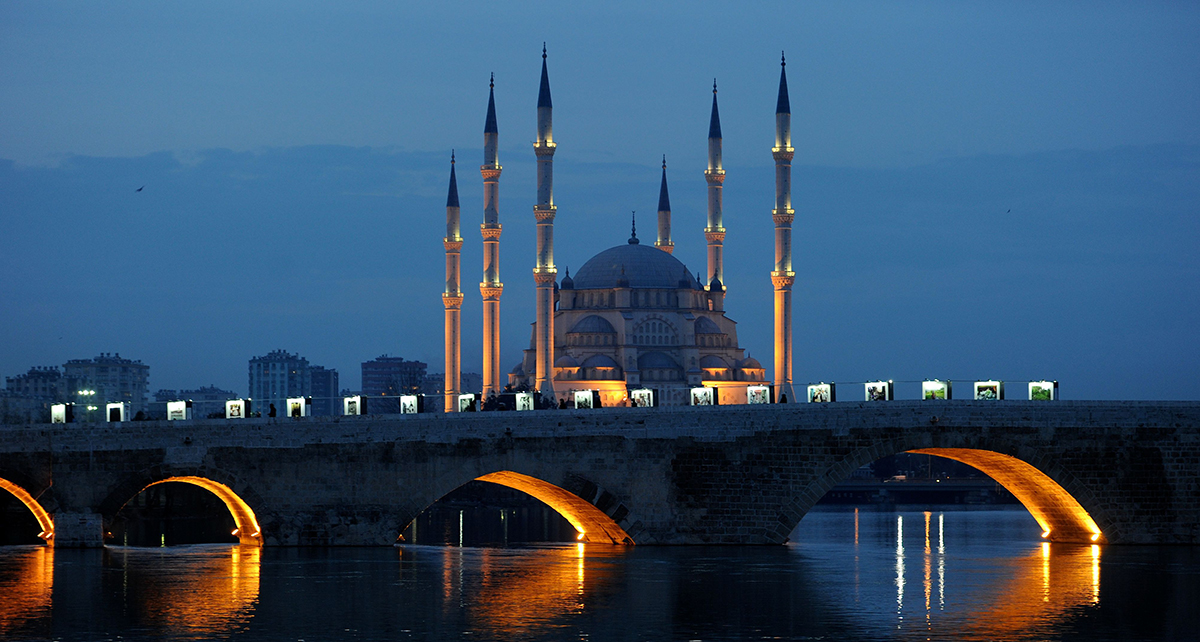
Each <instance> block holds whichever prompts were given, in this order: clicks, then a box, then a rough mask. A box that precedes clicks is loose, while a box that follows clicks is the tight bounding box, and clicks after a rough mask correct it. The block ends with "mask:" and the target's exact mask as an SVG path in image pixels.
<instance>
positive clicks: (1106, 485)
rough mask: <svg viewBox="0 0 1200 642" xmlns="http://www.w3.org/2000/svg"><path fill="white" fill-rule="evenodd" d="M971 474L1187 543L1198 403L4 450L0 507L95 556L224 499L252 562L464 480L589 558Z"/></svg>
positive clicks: (429, 426) (307, 424)
mask: <svg viewBox="0 0 1200 642" xmlns="http://www.w3.org/2000/svg"><path fill="white" fill-rule="evenodd" d="M906 451H907V452H925V453H930V454H934V455H939V456H943V457H948V458H951V459H956V460H959V461H963V462H966V463H968V464H971V465H973V466H975V467H977V468H979V469H981V470H982V471H984V472H985V473H987V474H988V475H990V476H991V477H992V478H993V479H995V480H996V481H997V482H999V483H1001V484H1003V485H1004V486H1005V487H1006V488H1008V489H1009V490H1010V491H1011V492H1013V494H1014V495H1016V496H1017V498H1018V499H1019V500H1021V501H1022V503H1024V504H1025V506H1026V507H1027V508H1028V509H1029V510H1030V512H1031V513H1032V514H1033V516H1034V518H1035V519H1037V520H1038V522H1039V523H1040V524H1041V525H1042V527H1043V529H1044V531H1045V533H1044V535H1043V536H1044V537H1045V538H1046V539H1048V540H1053V541H1073V542H1084V543H1086V542H1097V543H1168V544H1193V545H1194V544H1200V402H1144V401H1055V402H1026V401H1001V402H995V401H973V400H972V401H957V400H956V401H941V402H925V401H891V402H873V403H861V402H859V403H856V402H839V403H829V404H792V405H770V406H766V405H764V406H718V407H694V408H693V407H684V408H646V409H641V408H612V409H596V410H580V411H575V410H544V411H536V412H522V413H517V412H497V413H464V414H450V415H441V414H430V415H419V416H413V415H407V416H400V415H393V416H365V417H311V418H306V419H288V418H270V419H268V418H262V419H242V420H193V421H188V422H167V421H153V422H137V423H123V424H65V425H64V424H57V425H49V424H42V425H29V426H16V427H5V428H2V429H0V488H4V489H6V490H8V491H10V492H12V493H13V494H14V495H17V496H18V498H23V501H25V502H26V505H28V506H29V507H30V509H31V510H33V511H34V512H35V514H39V519H40V521H41V522H42V527H43V531H44V536H45V538H47V540H48V541H49V542H50V543H55V544H57V545H58V546H99V545H102V544H103V542H104V534H105V532H106V530H107V529H106V526H107V525H108V524H109V523H111V520H113V519H114V517H115V516H116V514H117V512H118V511H119V510H120V508H121V507H122V506H123V505H124V504H125V503H126V502H128V501H129V500H130V499H132V498H133V497H134V496H136V495H137V494H138V492H140V491H141V490H143V489H144V488H146V487H148V486H150V485H153V484H156V483H164V482H168V481H178V482H185V483H192V484H196V485H198V486H201V487H204V488H207V489H209V490H210V491H212V492H214V493H216V494H217V495H218V496H219V497H221V499H222V500H223V501H225V503H226V505H227V506H229V508H230V510H231V512H232V513H233V516H234V519H235V520H236V523H237V524H238V528H239V536H240V537H241V539H242V542H243V543H245V544H263V545H268V546H294V545H390V544H393V543H394V542H396V541H397V538H398V536H399V534H400V533H401V531H402V530H403V528H404V527H405V526H406V525H407V524H408V523H409V522H410V521H411V520H412V519H413V518H414V517H416V516H417V515H418V514H419V513H420V512H421V511H422V510H424V509H425V508H426V507H427V506H429V505H430V504H431V503H433V502H435V501H436V500H438V499H439V498H441V497H443V496H444V495H446V494H447V493H449V492H450V491H452V490H454V489H455V488H457V487H458V486H460V485H462V484H464V483H466V482H468V481H471V480H473V479H482V480H485V481H491V482H495V483H500V484H504V485H506V486H511V487H514V488H518V489H521V490H524V491H526V492H529V493H530V494H532V495H534V496H536V497H538V498H540V499H542V500H543V501H545V502H546V503H548V504H550V505H551V506H552V507H554V508H555V509H556V510H558V511H559V512H560V513H562V514H563V515H564V516H565V517H567V519H568V520H570V521H571V523H572V524H574V525H575V526H576V528H577V529H578V530H579V531H580V538H581V539H583V540H585V541H590V542H613V543H627V544H628V543H637V544H778V543H782V542H785V541H786V540H787V538H788V535H789V533H791V531H792V529H793V528H795V526H796V525H797V524H798V523H799V521H800V519H801V518H802V517H804V514H805V513H806V512H807V511H808V510H809V509H810V508H811V507H812V506H813V505H814V504H815V503H816V502H817V500H818V499H820V498H821V496H822V495H824V494H825V493H826V492H827V491H828V490H829V489H831V488H833V486H834V485H836V484H837V483H838V482H840V481H842V480H843V479H846V478H847V477H848V476H849V475H850V474H851V473H852V472H853V471H854V470H855V469H857V468H858V467H860V466H862V465H864V464H867V463H870V462H871V461H874V460H876V459H879V458H881V457H884V456H888V455H892V454H894V453H898V452H906Z"/></svg>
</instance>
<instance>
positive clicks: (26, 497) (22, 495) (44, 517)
mask: <svg viewBox="0 0 1200 642" xmlns="http://www.w3.org/2000/svg"><path fill="white" fill-rule="evenodd" d="M0 489H3V490H6V491H8V492H9V493H11V494H12V496H13V497H16V498H17V501H19V502H21V503H22V504H24V505H25V507H26V508H28V509H29V512H31V513H33V516H34V517H35V518H37V521H38V525H39V526H41V528H42V532H40V533H38V537H40V538H42V539H44V540H46V543H47V544H51V545H53V544H54V520H52V519H50V514H49V513H47V512H46V509H44V508H42V505H41V504H39V503H38V500H36V499H34V498H33V495H30V494H29V492H28V491H26V490H25V489H24V488H21V487H20V486H18V485H17V484H14V483H12V482H10V481H8V480H7V479H3V478H0Z"/></svg>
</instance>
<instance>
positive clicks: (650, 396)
mask: <svg viewBox="0 0 1200 642" xmlns="http://www.w3.org/2000/svg"><path fill="white" fill-rule="evenodd" d="M629 405H631V406H633V407H634V408H653V407H655V406H657V405H658V391H656V390H653V389H651V388H637V389H635V390H630V391H629Z"/></svg>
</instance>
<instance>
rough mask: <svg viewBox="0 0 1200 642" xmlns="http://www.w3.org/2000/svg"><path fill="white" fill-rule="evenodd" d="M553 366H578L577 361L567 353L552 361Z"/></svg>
mask: <svg viewBox="0 0 1200 642" xmlns="http://www.w3.org/2000/svg"><path fill="white" fill-rule="evenodd" d="M554 367H555V368H578V367H579V362H578V361H576V360H575V357H572V356H571V355H569V354H564V355H563V356H561V357H559V358H558V359H556V360H555V361H554Z"/></svg>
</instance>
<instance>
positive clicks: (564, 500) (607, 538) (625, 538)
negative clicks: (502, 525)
mask: <svg viewBox="0 0 1200 642" xmlns="http://www.w3.org/2000/svg"><path fill="white" fill-rule="evenodd" d="M476 479H477V480H478V481H485V482H491V483H493V484H499V485H501V486H507V487H509V488H514V489H516V490H519V491H521V492H523V493H525V494H527V495H532V496H533V497H536V498H537V499H539V500H541V502H542V503H544V504H546V505H547V506H549V507H550V508H553V509H554V510H556V511H558V514H560V515H562V516H563V517H564V518H566V520H567V521H568V522H570V523H571V526H574V527H575V530H577V531H579V541H581V542H600V543H605V544H632V543H633V539H632V538H630V537H629V535H628V534H627V533H626V532H625V529H623V528H621V527H620V526H618V525H617V523H616V522H614V521H613V520H612V518H611V517H609V516H608V515H605V514H604V513H603V512H602V511H601V510H600V509H598V508H596V507H595V506H593V505H592V503H591V502H588V501H587V500H585V499H583V498H581V497H579V496H578V495H576V494H574V493H570V492H567V491H565V490H563V489H562V488H559V487H558V486H555V485H554V484H551V483H548V482H544V481H542V480H540V479H538V478H536V477H530V476H529V475H522V474H520V473H514V472H511V471H507V470H502V471H499V472H495V473H490V474H487V475H484V476H482V477H477V478H476Z"/></svg>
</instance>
